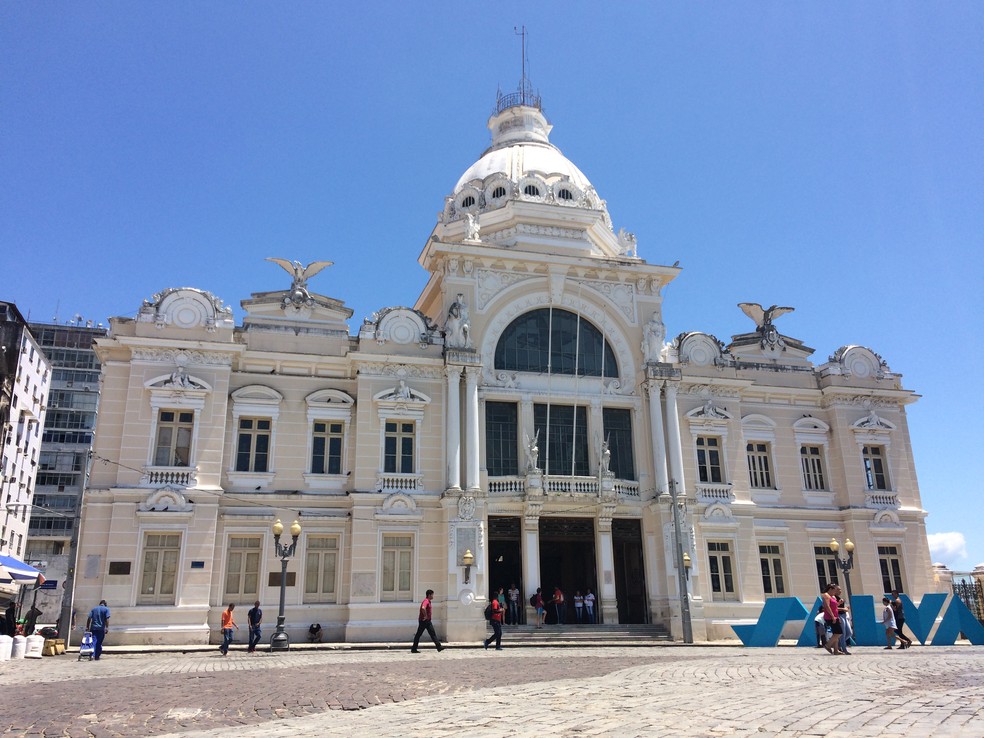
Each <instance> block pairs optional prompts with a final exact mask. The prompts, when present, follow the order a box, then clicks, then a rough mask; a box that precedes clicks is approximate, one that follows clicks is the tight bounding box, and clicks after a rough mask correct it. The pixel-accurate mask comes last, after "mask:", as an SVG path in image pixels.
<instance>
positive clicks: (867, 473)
mask: <svg viewBox="0 0 984 738" xmlns="http://www.w3.org/2000/svg"><path fill="white" fill-rule="evenodd" d="M861 454H862V456H863V458H864V477H865V481H866V482H867V484H868V489H888V475H887V474H886V473H885V449H884V448H883V447H882V446H865V447H864V448H863V449H862V451H861Z"/></svg>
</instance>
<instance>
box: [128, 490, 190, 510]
mask: <svg viewBox="0 0 984 738" xmlns="http://www.w3.org/2000/svg"><path fill="white" fill-rule="evenodd" d="M137 509H138V510H139V511H140V512H182V513H186V512H191V511H192V510H193V509H194V508H193V507H192V505H191V503H190V502H188V500H187V499H186V498H185V496H184V495H183V494H181V493H180V492H179V491H178V490H177V489H175V488H174V487H161V488H160V489H157V490H154V491H153V492H151V493H150V495H148V496H147V499H146V500H144V502H143V503H141V504H140V505H139V506H138V507H137Z"/></svg>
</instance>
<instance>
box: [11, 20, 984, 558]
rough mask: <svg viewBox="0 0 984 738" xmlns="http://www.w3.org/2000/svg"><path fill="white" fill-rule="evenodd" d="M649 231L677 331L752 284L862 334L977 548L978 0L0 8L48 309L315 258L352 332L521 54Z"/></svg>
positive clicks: (26, 226)
mask: <svg viewBox="0 0 984 738" xmlns="http://www.w3.org/2000/svg"><path fill="white" fill-rule="evenodd" d="M523 24H525V25H526V26H527V28H528V31H529V38H530V43H529V53H528V56H529V62H530V64H529V73H530V77H531V79H532V81H533V84H534V85H535V86H536V87H537V88H538V89H539V91H540V92H541V94H542V95H543V100H544V109H545V112H546V113H547V115H548V117H549V118H550V120H551V122H552V123H553V124H554V126H555V128H554V131H553V133H552V135H551V140H552V141H553V142H554V143H555V144H557V145H558V146H559V147H560V148H561V150H563V151H564V153H565V154H566V155H567V156H568V157H569V158H571V159H572V160H573V161H574V162H575V163H576V164H577V165H578V166H579V167H580V169H581V170H582V171H584V173H585V174H586V175H587V176H588V178H589V179H590V180H591V181H592V183H593V184H594V185H595V187H596V189H597V190H598V192H599V194H600V195H601V196H602V197H603V198H605V199H606V200H607V201H608V207H609V211H610V212H611V214H612V218H613V220H614V223H615V227H616V229H618V228H619V227H625V228H626V229H627V230H629V231H633V232H634V233H635V234H636V236H637V238H638V243H639V255H640V256H641V257H643V258H644V259H646V260H647V261H650V262H654V263H663V264H672V263H673V262H674V261H677V260H679V261H680V265H681V266H682V267H683V268H684V271H683V273H682V274H681V275H680V277H678V278H677V280H676V281H675V282H674V283H673V284H672V285H671V286H670V287H669V288H668V289H667V290H666V292H665V303H664V318H665V320H666V322H667V327H668V334H669V335H670V336H673V335H676V334H678V333H680V332H683V331H687V330H703V331H707V332H709V333H713V334H715V335H716V336H718V337H719V338H721V339H722V340H724V341H727V340H728V339H729V337H730V336H731V335H733V334H736V333H741V332H744V331H746V330H748V329H749V327H750V324H749V323H748V319H747V318H746V317H745V316H744V315H742V313H741V312H740V311H739V310H738V308H737V307H736V303H738V302H744V301H751V302H761V303H763V304H765V305H769V304H772V303H778V304H780V305H792V306H795V307H796V312H795V313H793V314H791V315H787V316H784V317H783V318H782V321H781V324H780V327H781V329H782V330H783V332H784V333H786V334H787V335H791V336H794V337H796V338H798V339H800V340H802V341H804V342H805V343H806V344H807V345H809V346H812V347H814V348H816V350H817V352H816V354H815V355H814V358H815V359H816V361H817V362H818V363H822V362H823V361H825V360H826V358H827V356H829V355H830V354H831V353H833V352H834V351H835V350H836V349H837V348H838V347H840V346H842V345H845V344H853V343H859V344H863V345H866V346H869V347H870V348H872V349H874V350H875V351H876V352H878V353H879V354H881V355H882V356H883V357H884V358H885V359H886V361H887V362H888V364H889V366H890V367H891V368H892V370H894V371H896V372H900V373H902V374H903V375H904V382H905V386H906V387H908V388H910V389H913V390H915V391H916V392H918V393H919V394H920V395H922V399H921V400H920V401H919V402H918V403H916V404H915V405H914V406H911V407H910V409H909V414H908V417H909V423H910V430H911V434H912V440H913V444H914V447H915V456H916V468H917V471H918V474H919V481H920V487H921V492H922V499H923V505H924V507H925V508H926V509H927V510H929V511H930V516H929V518H928V521H927V524H928V529H929V532H930V534H931V538H930V540H931V544H932V546H933V552H934V554H933V558H934V560H936V561H943V562H945V563H947V564H948V565H950V566H951V567H954V568H956V569H960V570H967V569H969V568H972V567H973V566H974V565H975V564H978V563H982V562H984V536H982V535H981V534H980V533H979V523H978V518H979V516H980V513H981V511H982V503H981V500H980V492H979V491H978V489H977V487H978V485H977V484H976V483H975V482H974V481H973V480H974V479H975V478H976V473H975V472H974V471H973V469H974V468H973V467H972V466H971V465H970V461H971V459H974V458H977V456H978V454H980V453H981V449H982V448H984V431H982V425H984V424H982V423H981V422H980V420H979V418H980V417H981V414H982V409H984V408H982V404H984V403H982V401H981V393H980V391H979V390H978V389H977V388H976V382H977V381H979V378H980V373H981V369H980V367H981V366H984V355H982V349H981V343H982V340H981V339H982V337H984V336H982V330H981V323H980V321H981V316H982V315H984V305H982V302H984V301H982V298H981V294H982V287H984V279H982V277H984V268H982V267H984V257H982V252H984V133H982V131H984V129H982V127H981V121H982V120H984V43H982V39H984V4H982V3H979V2H947V3H906V2H892V3H878V2H871V3H779V2H759V3H727V4H724V3H703V2H688V3H655V2H654V3H624V4H618V3H612V4H609V3H604V4H603V3H596V2H574V1H571V2H565V3H549V2H545V3H536V4H532V3H516V2H508V1H503V2H498V3H495V4H485V5H483V6H482V7H476V5H475V4H471V3H461V2H456V3H444V2H428V3H364V4H363V3H351V4H349V5H348V6H346V5H343V4H341V3H337V4H330V3H309V2H292V3H259V2H207V3H200V2H168V3H163V2H156V3H154V2H147V3H129V2H100V3H88V2H77V3H28V2H21V3H14V2H9V3H4V4H2V5H0V105H2V118H0V249H2V253H3V261H2V263H3V264H4V266H5V269H4V279H3V282H2V284H3V286H2V291H3V294H2V295H0V296H2V297H3V298H5V299H10V300H13V301H15V302H17V304H18V305H19V307H20V308H21V309H22V310H23V311H24V312H25V313H26V312H28V311H29V312H30V315H31V318H32V319H35V320H50V319H52V318H53V317H55V316H57V317H58V318H59V319H60V320H62V321H65V320H68V319H70V318H72V316H73V315H76V314H80V315H82V316H84V317H85V318H87V319H92V320H94V321H96V322H105V321H106V318H107V317H108V316H110V315H132V314H133V313H134V312H135V311H136V309H137V308H138V307H139V305H140V303H141V301H142V300H144V299H145V298H148V297H150V296H151V295H152V294H153V293H155V292H157V291H159V290H161V289H163V288H166V287H174V286H195V287H201V288H203V289H207V290H210V291H211V292H213V293H214V294H216V295H217V296H219V297H221V298H222V299H224V300H225V301H226V302H227V303H228V304H231V305H232V306H233V307H234V309H235V310H236V315H237V317H240V316H241V314H242V311H241V310H240V309H239V301H240V300H242V299H245V298H247V297H248V296H249V294H250V293H251V292H260V291H266V290H272V289H281V288H283V287H284V285H285V281H284V280H285V278H286V275H285V274H283V272H282V271H281V270H280V268H279V267H277V266H275V265H272V264H269V263H267V262H264V261H263V259H264V257H267V256H279V257H284V258H289V259H298V260H301V261H304V262H308V261H314V260H318V259H330V260H332V261H334V262H335V265H334V266H333V267H331V268H330V269H328V270H326V271H324V272H322V273H321V274H320V275H318V276H317V277H316V278H315V279H314V280H313V281H312V287H313V288H314V289H316V290H317V291H319V292H321V293H322V294H326V295H330V296H332V297H335V298H337V299H341V300H343V301H345V302H346V304H347V305H348V306H349V307H351V308H352V309H353V310H354V311H355V315H354V317H353V319H352V321H351V324H350V327H351V329H352V331H353V332H354V331H356V330H357V329H358V326H359V324H360V323H361V320H362V318H363V317H365V316H367V315H369V314H370V313H372V312H373V311H375V310H377V309H379V308H381V307H385V306H389V305H400V304H402V305H412V304H413V302H414V300H415V298H416V296H417V294H418V293H419V291H420V289H421V288H422V287H423V285H424V282H425V274H424V272H423V270H422V269H421V268H420V267H419V266H418V265H417V263H416V258H417V255H418V254H419V252H420V250H421V248H422V247H423V245H424V242H425V240H426V239H427V237H428V235H429V234H430V232H431V229H432V228H433V226H434V224H435V221H436V214H437V212H438V211H439V210H440V209H441V208H442V206H443V198H444V197H445V196H446V195H447V194H449V193H450V191H451V188H452V187H453V186H454V184H455V182H456V181H457V179H458V177H459V176H460V174H461V173H462V172H463V171H464V170H465V169H466V168H467V167H468V166H469V165H470V164H471V163H472V162H473V161H474V160H476V159H477V158H478V156H479V155H480V154H481V152H482V151H483V150H484V148H485V147H486V146H487V144H488V141H489V137H488V131H487V130H486V129H485V122H486V119H487V117H488V114H489V112H490V111H491V108H492V105H493V103H494V101H495V94H496V90H497V88H499V87H501V88H502V89H503V90H505V91H511V90H513V89H514V88H515V87H516V84H517V82H518V80H519V75H520V50H519V49H520V46H519V40H518V38H517V37H516V36H515V35H514V32H513V28H514V26H517V25H523Z"/></svg>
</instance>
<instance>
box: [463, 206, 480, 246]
mask: <svg viewBox="0 0 984 738" xmlns="http://www.w3.org/2000/svg"><path fill="white" fill-rule="evenodd" d="M481 231H482V229H481V227H480V226H479V225H478V216H477V215H475V213H468V214H467V215H466V216H465V240H466V241H477V240H479V239H478V237H479V235H480V234H481Z"/></svg>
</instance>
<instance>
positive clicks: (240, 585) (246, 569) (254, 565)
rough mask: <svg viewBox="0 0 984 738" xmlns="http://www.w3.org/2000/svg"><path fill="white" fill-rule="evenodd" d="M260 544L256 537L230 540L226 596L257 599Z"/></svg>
mask: <svg viewBox="0 0 984 738" xmlns="http://www.w3.org/2000/svg"><path fill="white" fill-rule="evenodd" d="M260 542H261V541H260V538H259V537H254V536H233V537H232V538H230V539H229V561H228V563H227V564H226V581H225V590H224V594H225V595H227V596H228V595H238V596H240V597H256V596H257V595H258V594H259V593H260V586H259V585H260Z"/></svg>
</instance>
